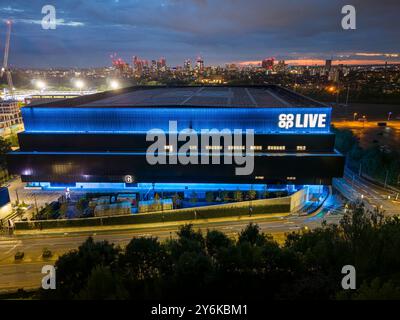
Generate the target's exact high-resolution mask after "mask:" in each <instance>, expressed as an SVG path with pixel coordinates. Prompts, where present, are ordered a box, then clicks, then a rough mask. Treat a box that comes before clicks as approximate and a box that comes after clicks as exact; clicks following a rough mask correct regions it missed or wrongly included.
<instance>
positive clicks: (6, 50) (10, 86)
mask: <svg viewBox="0 0 400 320" xmlns="http://www.w3.org/2000/svg"><path fill="white" fill-rule="evenodd" d="M6 24H7V35H6V45H5V47H4V59H3V67H2V68H1V71H0V78H3V76H4V74H5V75H6V77H7V84H8V91H9V94H10V95H11V97H13V96H14V85H13V81H12V77H11V71H10V70H9V68H8V55H9V52H10V38H11V26H12V23H11V21H10V20H7V21H6Z"/></svg>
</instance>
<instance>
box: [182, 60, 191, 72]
mask: <svg viewBox="0 0 400 320" xmlns="http://www.w3.org/2000/svg"><path fill="white" fill-rule="evenodd" d="M183 69H185V71H190V70H192V61H190V59H187V60H185V61H184V62H183Z"/></svg>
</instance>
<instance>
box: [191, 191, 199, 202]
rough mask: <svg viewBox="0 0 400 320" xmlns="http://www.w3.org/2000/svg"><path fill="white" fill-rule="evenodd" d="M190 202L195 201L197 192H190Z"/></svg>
mask: <svg viewBox="0 0 400 320" xmlns="http://www.w3.org/2000/svg"><path fill="white" fill-rule="evenodd" d="M190 202H192V203H196V202H197V193H196V192H195V191H192V193H191V194H190Z"/></svg>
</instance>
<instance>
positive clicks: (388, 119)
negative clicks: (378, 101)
mask: <svg viewBox="0 0 400 320" xmlns="http://www.w3.org/2000/svg"><path fill="white" fill-rule="evenodd" d="M391 116H392V113H391V112H389V113H388V118H387V121H390V117H391Z"/></svg>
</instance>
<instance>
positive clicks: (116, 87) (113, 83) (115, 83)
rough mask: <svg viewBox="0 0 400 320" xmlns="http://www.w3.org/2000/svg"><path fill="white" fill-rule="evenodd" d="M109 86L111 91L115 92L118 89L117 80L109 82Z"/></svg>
mask: <svg viewBox="0 0 400 320" xmlns="http://www.w3.org/2000/svg"><path fill="white" fill-rule="evenodd" d="M110 86H111V89H113V90H116V89H118V88H119V83H118V81H117V80H111V82H110Z"/></svg>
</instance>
